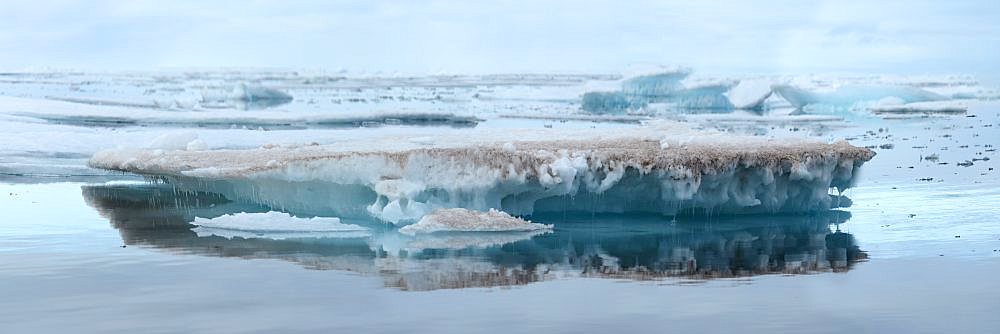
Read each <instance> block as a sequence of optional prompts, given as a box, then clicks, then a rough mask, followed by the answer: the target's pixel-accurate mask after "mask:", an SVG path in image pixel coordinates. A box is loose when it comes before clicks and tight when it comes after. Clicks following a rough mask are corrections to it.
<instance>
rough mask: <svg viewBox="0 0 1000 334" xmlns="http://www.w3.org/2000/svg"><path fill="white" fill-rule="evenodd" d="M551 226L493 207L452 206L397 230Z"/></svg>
mask: <svg viewBox="0 0 1000 334" xmlns="http://www.w3.org/2000/svg"><path fill="white" fill-rule="evenodd" d="M551 228H552V225H546V224H538V223H532V222H530V221H527V220H523V219H520V218H516V217H513V216H511V215H509V214H507V213H506V212H502V211H497V210H495V209H490V210H489V211H486V212H479V211H473V210H468V209H462V208H454V209H439V210H436V211H434V212H432V213H430V214H428V215H425V216H424V217H423V218H420V221H419V222H417V223H416V224H413V225H407V226H404V227H403V228H401V229H399V232H400V233H403V234H409V235H415V234H424V233H434V232H525V231H535V230H544V229H551Z"/></svg>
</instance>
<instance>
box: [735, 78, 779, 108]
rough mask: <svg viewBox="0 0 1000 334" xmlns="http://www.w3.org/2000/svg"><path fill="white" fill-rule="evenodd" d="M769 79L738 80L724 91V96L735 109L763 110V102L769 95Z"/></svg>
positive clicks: (770, 92)
mask: <svg viewBox="0 0 1000 334" xmlns="http://www.w3.org/2000/svg"><path fill="white" fill-rule="evenodd" d="M773 93H774V91H772V90H771V81H770V80H764V79H745V80H740V82H739V83H738V84H736V86H733V88H731V89H730V90H729V91H728V92H726V98H728V99H729V103H731V104H732V105H733V108H736V109H745V110H758V111H759V110H763V109H764V102H765V101H767V98H769V97H771V94H773Z"/></svg>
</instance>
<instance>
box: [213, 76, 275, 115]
mask: <svg viewBox="0 0 1000 334" xmlns="http://www.w3.org/2000/svg"><path fill="white" fill-rule="evenodd" d="M292 100H293V97H292V95H290V94H288V93H286V92H283V91H281V90H278V89H276V88H272V87H264V86H261V85H254V84H247V83H245V82H244V83H240V84H237V85H236V86H235V87H233V89H232V90H231V91H229V92H227V93H219V92H211V91H203V92H202V101H201V103H202V104H205V105H206V106H220V105H221V106H229V107H235V108H237V109H242V110H248V109H264V108H270V107H275V106H280V105H282V104H286V103H289V102H292Z"/></svg>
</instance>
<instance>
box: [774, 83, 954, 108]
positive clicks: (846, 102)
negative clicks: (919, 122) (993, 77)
mask: <svg viewBox="0 0 1000 334" xmlns="http://www.w3.org/2000/svg"><path fill="white" fill-rule="evenodd" d="M771 89H772V90H774V92H775V93H776V94H778V95H779V96H781V97H782V98H783V99H785V100H786V101H788V103H790V104H791V105H792V106H793V107H795V108H799V109H801V108H802V107H805V106H807V105H811V104H825V105H835V106H851V105H853V104H855V103H858V102H865V101H878V100H881V99H883V98H887V97H895V98H897V99H899V100H900V101H902V102H903V103H911V102H926V101H940V100H947V99H948V98H947V97H944V96H941V95H939V94H936V93H932V92H929V91H926V90H923V89H920V88H916V87H907V86H862V85H847V86H841V87H838V88H837V89H835V90H833V91H829V92H814V91H809V90H805V89H802V88H797V87H794V86H791V85H774V86H772V87H771Z"/></svg>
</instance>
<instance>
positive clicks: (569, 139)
mask: <svg viewBox="0 0 1000 334" xmlns="http://www.w3.org/2000/svg"><path fill="white" fill-rule="evenodd" d="M873 156H874V153H873V152H872V151H871V150H868V149H865V148H859V147H855V146H852V145H850V144H848V143H846V142H843V141H840V142H835V143H826V142H819V141H810V140H806V139H781V140H779V139H770V138H764V137H744V136H734V135H729V134H724V133H719V132H707V131H699V130H692V129H689V128H687V127H685V126H684V125H681V124H678V123H666V122H662V123H652V124H647V125H644V126H640V127H636V128H632V129H629V130H626V131H622V130H621V129H605V130H601V129H577V130H567V129H559V130H553V129H521V130H517V129H504V130H486V129H482V130H476V131H452V132H443V133H441V134H438V135H433V136H425V137H417V138H414V137H407V136H398V137H391V136H387V137H382V138H380V139H376V140H372V139H358V140H353V141H351V140H347V141H342V142H338V143H336V144H331V145H305V146H264V147H260V148H256V149H246V150H199V151H189V150H163V149H135V148H118V149H111V150H104V151H99V152H97V153H96V154H94V156H93V157H92V158H91V159H90V161H89V165H90V166H92V167H96V168H102V169H108V170H116V171H124V172H132V173H137V174H141V175H145V176H149V177H152V178H156V179H159V180H163V181H165V182H168V183H171V184H174V185H175V186H177V187H180V188H182V189H190V190H192V191H209V192H214V193H219V194H222V195H224V196H225V197H227V198H229V199H234V200H235V199H238V200H245V201H250V202H254V203H259V204H263V205H266V206H268V207H271V208H274V209H275V210H281V211H288V212H293V213H296V214H306V215H322V216H338V217H374V218H377V219H380V220H383V221H387V222H392V223H412V222H416V221H418V220H420V218H421V217H423V216H425V215H427V214H429V213H431V212H434V211H435V210H438V209H447V208H464V209H470V210H477V211H484V212H488V211H489V210H490V209H498V210H502V211H504V212H507V213H509V214H511V215H515V216H518V215H530V214H532V213H534V212H558V211H585V212H615V213H623V212H655V213H662V214H667V215H674V214H690V213H757V212H807V211H816V210H826V209H829V208H831V207H837V206H839V205H842V204H846V202H844V203H841V202H840V201H839V199H840V196H832V195H830V194H829V190H830V188H836V189H839V190H843V189H845V188H848V187H850V186H851V185H852V184H853V182H854V180H855V176H856V174H857V172H858V169H859V168H860V166H861V165H862V164H863V163H864V162H866V161H868V160H870V159H871V158H872V157H873Z"/></svg>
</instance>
